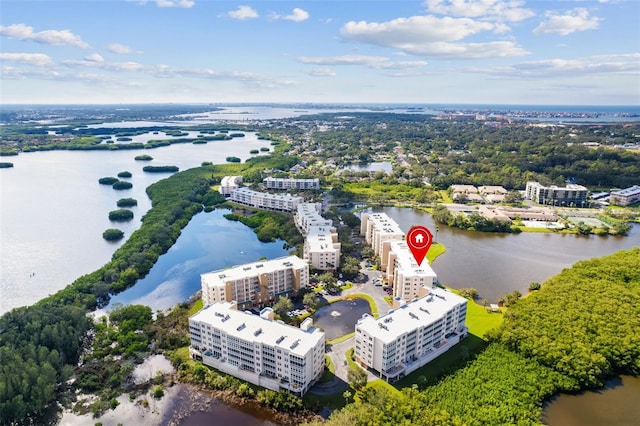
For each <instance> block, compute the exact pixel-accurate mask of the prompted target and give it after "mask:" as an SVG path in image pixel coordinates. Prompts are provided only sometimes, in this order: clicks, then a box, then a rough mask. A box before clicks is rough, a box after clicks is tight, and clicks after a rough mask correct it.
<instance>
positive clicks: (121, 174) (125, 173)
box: [118, 171, 131, 178]
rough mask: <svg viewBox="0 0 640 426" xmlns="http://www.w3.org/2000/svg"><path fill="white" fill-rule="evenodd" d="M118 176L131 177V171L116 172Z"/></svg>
mask: <svg viewBox="0 0 640 426" xmlns="http://www.w3.org/2000/svg"><path fill="white" fill-rule="evenodd" d="M118 177H120V178H130V177H131V172H126V171H125V172H120V173H118Z"/></svg>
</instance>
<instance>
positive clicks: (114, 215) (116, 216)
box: [109, 209, 133, 221]
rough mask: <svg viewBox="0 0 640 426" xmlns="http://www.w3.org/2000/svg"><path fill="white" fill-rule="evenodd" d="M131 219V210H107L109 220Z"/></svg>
mask: <svg viewBox="0 0 640 426" xmlns="http://www.w3.org/2000/svg"><path fill="white" fill-rule="evenodd" d="M131 219H133V212H132V211H131V210H127V209H118V210H113V211H110V212H109V220H115V221H123V220H131Z"/></svg>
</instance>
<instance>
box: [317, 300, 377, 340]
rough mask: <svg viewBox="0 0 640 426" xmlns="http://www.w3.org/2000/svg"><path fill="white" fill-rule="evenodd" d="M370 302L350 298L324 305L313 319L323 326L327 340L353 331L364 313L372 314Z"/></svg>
mask: <svg viewBox="0 0 640 426" xmlns="http://www.w3.org/2000/svg"><path fill="white" fill-rule="evenodd" d="M370 313H371V307H370V306H369V302H367V301H366V300H364V299H348V300H341V301H339V302H335V303H332V304H330V305H327V306H323V307H322V308H320V309H318V311H317V312H316V313H315V314H314V315H313V321H314V323H315V325H317V326H318V327H322V329H323V330H324V332H325V337H326V339H327V340H332V339H335V338H337V337H340V336H344V335H345V334H349V333H353V330H355V326H356V322H358V320H359V319H360V318H362V315H364V314H370Z"/></svg>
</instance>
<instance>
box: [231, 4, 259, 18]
mask: <svg viewBox="0 0 640 426" xmlns="http://www.w3.org/2000/svg"><path fill="white" fill-rule="evenodd" d="M227 15H228V16H229V17H230V18H233V19H240V20H241V21H243V20H245V19H255V18H257V17H259V16H260V15H258V12H257V11H256V10H255V9H253V8H252V7H250V6H238V8H237V9H236V10H232V11H231V12H229V13H228V14H227Z"/></svg>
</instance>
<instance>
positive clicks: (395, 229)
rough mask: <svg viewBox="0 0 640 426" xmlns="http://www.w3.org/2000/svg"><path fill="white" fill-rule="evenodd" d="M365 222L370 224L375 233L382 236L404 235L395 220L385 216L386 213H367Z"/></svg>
mask: <svg viewBox="0 0 640 426" xmlns="http://www.w3.org/2000/svg"><path fill="white" fill-rule="evenodd" d="M367 220H368V221H369V222H372V223H373V224H374V225H373V226H374V228H375V229H376V231H377V232H380V233H384V234H401V235H404V232H402V229H400V225H398V224H397V223H396V221H395V220H393V219H391V218H390V217H389V216H387V214H386V213H368V214H367Z"/></svg>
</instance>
